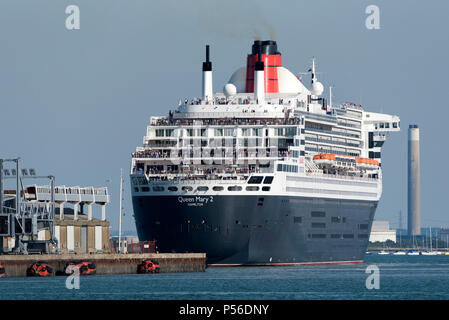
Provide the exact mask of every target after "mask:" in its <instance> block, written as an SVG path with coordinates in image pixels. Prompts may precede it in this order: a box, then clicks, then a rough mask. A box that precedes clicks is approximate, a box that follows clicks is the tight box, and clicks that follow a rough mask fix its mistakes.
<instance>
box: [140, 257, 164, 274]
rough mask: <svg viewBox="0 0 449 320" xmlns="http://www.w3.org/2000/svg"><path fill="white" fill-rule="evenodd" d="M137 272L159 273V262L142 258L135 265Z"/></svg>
mask: <svg viewBox="0 0 449 320" xmlns="http://www.w3.org/2000/svg"><path fill="white" fill-rule="evenodd" d="M137 273H159V263H158V262H157V261H154V260H144V261H142V263H141V264H139V265H138V266H137Z"/></svg>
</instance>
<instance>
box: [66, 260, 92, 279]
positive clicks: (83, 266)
mask: <svg viewBox="0 0 449 320" xmlns="http://www.w3.org/2000/svg"><path fill="white" fill-rule="evenodd" d="M76 268H78V270H79V274H80V275H81V276H88V275H93V274H96V273H97V267H96V266H95V264H94V263H92V262H90V261H72V262H69V263H67V264H66V266H65V269H64V272H65V274H73V273H74V272H75V269H76Z"/></svg>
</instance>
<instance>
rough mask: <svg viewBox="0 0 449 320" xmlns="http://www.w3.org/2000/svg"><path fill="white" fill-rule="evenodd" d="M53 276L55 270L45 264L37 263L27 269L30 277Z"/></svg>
mask: <svg viewBox="0 0 449 320" xmlns="http://www.w3.org/2000/svg"><path fill="white" fill-rule="evenodd" d="M52 274H53V268H52V267H51V266H49V265H48V264H47V263H45V262H36V263H34V264H32V265H31V266H30V267H29V268H28V269H27V276H29V277H48V276H51V275H52Z"/></svg>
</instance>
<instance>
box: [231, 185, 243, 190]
mask: <svg viewBox="0 0 449 320" xmlns="http://www.w3.org/2000/svg"><path fill="white" fill-rule="evenodd" d="M228 191H242V187H241V186H229V187H228Z"/></svg>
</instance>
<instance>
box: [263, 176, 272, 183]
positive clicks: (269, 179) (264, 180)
mask: <svg viewBox="0 0 449 320" xmlns="http://www.w3.org/2000/svg"><path fill="white" fill-rule="evenodd" d="M273 178H274V177H273V176H266V177H265V179H263V183H264V184H271V183H272V182H273Z"/></svg>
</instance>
